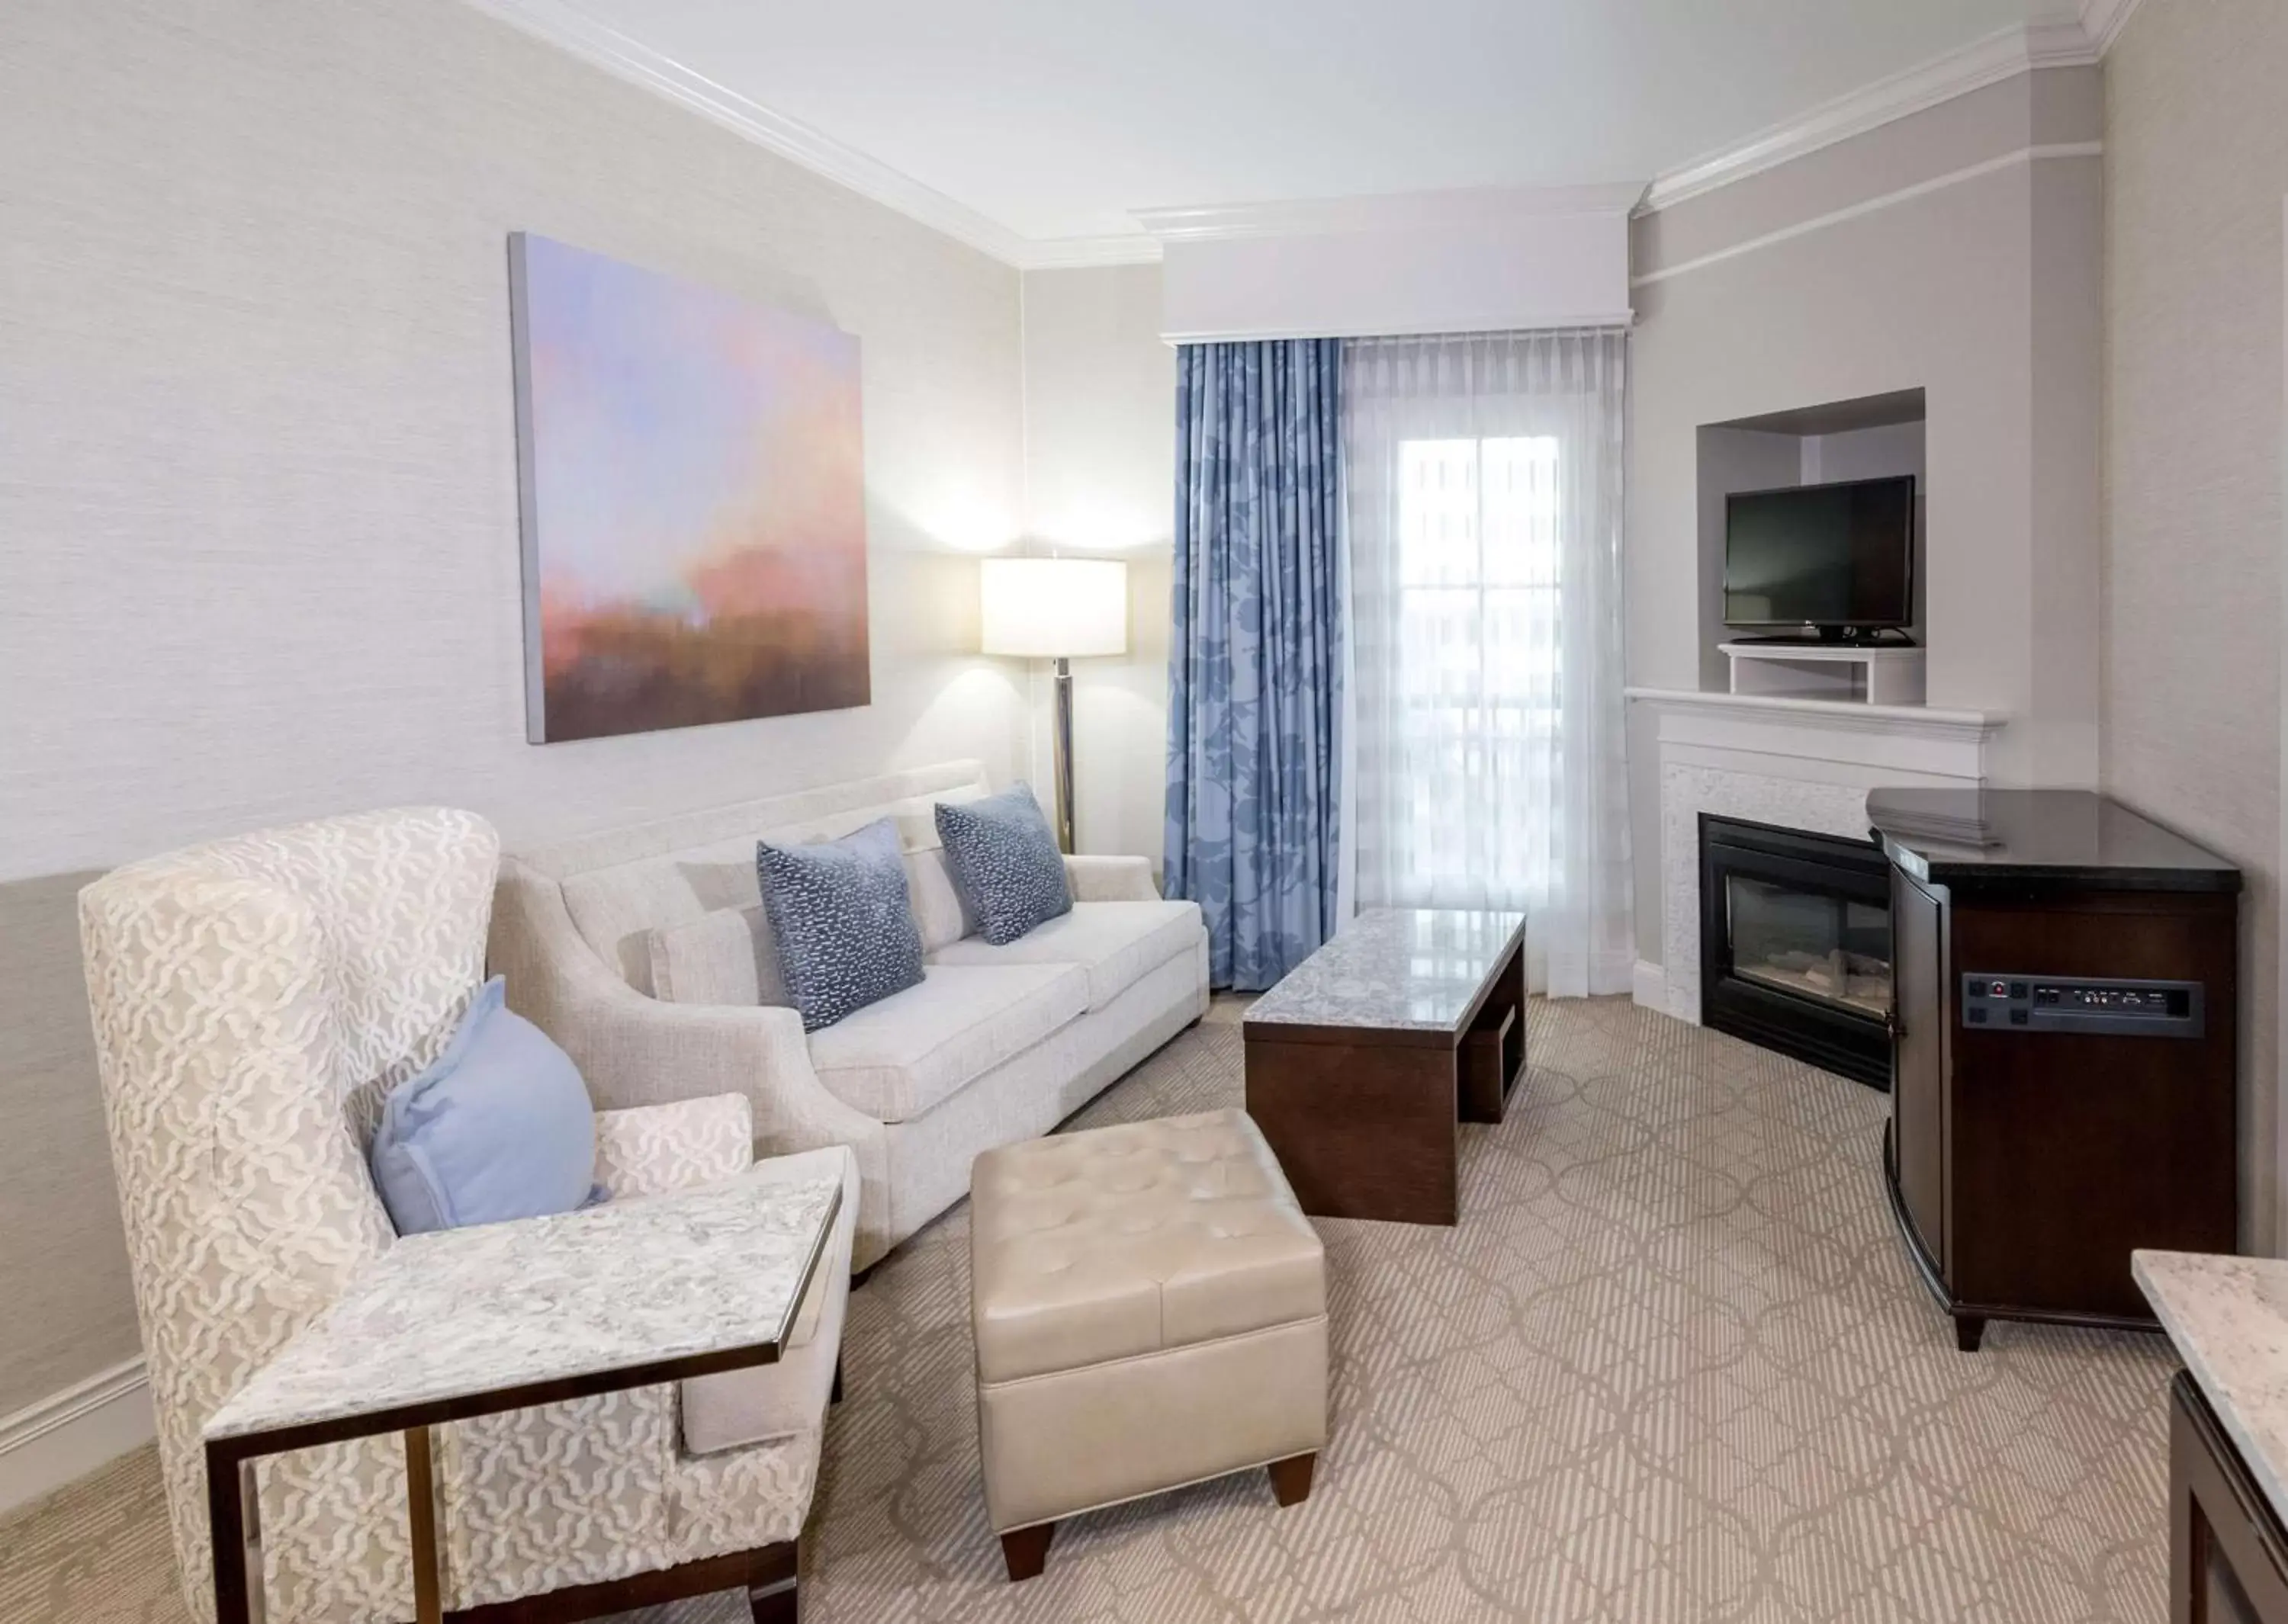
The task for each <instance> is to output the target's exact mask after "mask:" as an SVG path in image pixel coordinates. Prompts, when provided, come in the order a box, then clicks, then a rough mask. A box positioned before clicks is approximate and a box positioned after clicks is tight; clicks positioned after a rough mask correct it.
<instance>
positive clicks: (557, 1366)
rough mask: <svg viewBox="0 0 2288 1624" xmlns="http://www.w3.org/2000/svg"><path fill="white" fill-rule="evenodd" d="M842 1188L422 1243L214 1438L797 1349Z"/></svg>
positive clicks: (299, 1350) (763, 1194)
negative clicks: (798, 1323) (760, 1349)
mask: <svg viewBox="0 0 2288 1624" xmlns="http://www.w3.org/2000/svg"><path fill="white" fill-rule="evenodd" d="M841 1194H842V1180H841V1178H840V1177H839V1176H828V1177H823V1178H813V1179H805V1180H802V1181H799V1182H793V1183H788V1182H780V1181H775V1180H773V1179H771V1178H769V1177H768V1176H754V1175H750V1176H745V1177H742V1178H735V1179H729V1180H727V1181H725V1182H724V1183H722V1184H716V1185H712V1186H711V1187H709V1188H706V1189H703V1190H697V1191H694V1192H689V1193H687V1194H675V1195H666V1196H655V1197H652V1198H649V1199H647V1200H630V1201H612V1202H608V1203H606V1204H605V1205H603V1206H600V1207H592V1208H585V1209H584V1210H582V1211H579V1212H568V1213H562V1214H559V1215H557V1216H552V1217H545V1218H528V1219H525V1220H523V1221H522V1222H520V1223H514V1224H480V1225H477V1226H475V1227H473V1228H469V1229H449V1230H439V1231H437V1232H433V1233H431V1234H422V1235H409V1236H407V1237H406V1238H405V1239H403V1240H400V1241H398V1242H397V1243H396V1244H395V1245H393V1246H392V1247H391V1248H389V1250H388V1251H386V1252H384V1253H383V1254H382V1255H381V1256H378V1257H377V1258H375V1259H374V1260H373V1262H372V1263H370V1264H367V1265H366V1266H365V1267H364V1268H363V1269H362V1270H361V1271H359V1273H358V1274H357V1275H356V1276H355V1277H354V1279H352V1280H351V1281H350V1284H349V1287H348V1288H347V1289H346V1290H345V1291H344V1292H343V1293H342V1295H341V1296H340V1297H339V1298H338V1299H337V1300H336V1301H335V1303H334V1304H333V1306H332V1307H331V1308H330V1309H328V1310H327V1311H325V1312H324V1313H322V1314H321V1315H320V1316H319V1317H318V1318H317V1319H314V1320H313V1321H311V1322H310V1324H309V1325H307V1326H306V1327H304V1328H303V1329H302V1331H301V1332H300V1333H299V1334H298V1335H296V1336H295V1337H294V1338H293V1339H292V1340H291V1341H290V1342H289V1343H287V1344H286V1345H285V1346H284V1347H283V1348H282V1349H280V1350H279V1351H278V1354H277V1356H276V1357H275V1358H274V1359H271V1360H270V1361H269V1363H268V1364H266V1365H265V1366H264V1367H262V1368H261V1369H260V1370H258V1371H257V1372H256V1373H255V1374H254V1375H253V1376H252V1377H250V1379H249V1380H248V1381H247V1382H246V1384H245V1385H244V1386H242V1387H241V1388H240V1389H239V1390H238V1391H237V1392H236V1393H235V1394H234V1395H233V1396H232V1397H231V1398H230V1399H229V1400H228V1401H227V1402H226V1403H225V1404H224V1405H223V1406H221V1408H219V1409H218V1410H217V1411H216V1412H215V1414H214V1415H213V1416H212V1417H211V1419H210V1420H209V1421H208V1422H207V1424H206V1428H205V1436H206V1437H207V1438H210V1439H214V1438H233V1437H241V1436H244V1435H246V1434H249V1433H262V1432H274V1431H279V1430H284V1429H287V1428H290V1427H296V1426H304V1425H309V1424H312V1423H316V1422H333V1421H340V1420H346V1419H349V1418H351V1417H354V1416H359V1415H365V1414H377V1413H379V1412H381V1411H384V1410H389V1409H393V1408H396V1407H397V1406H405V1405H417V1404H428V1403H436V1402H439V1401H441V1400H446V1399H452V1398H465V1397H469V1396H473V1395H477V1394H483V1393H489V1392H498V1391H503V1390H510V1389H513V1388H518V1387H521V1386H526V1385H528V1384H531V1383H535V1382H547V1381H552V1380H558V1379H562V1378H567V1377H573V1376H583V1375H593V1374H600V1373H605V1372H609V1371H615V1370H626V1369H633V1368H636V1367H642V1366H646V1365H649V1364H651V1363H652V1362H654V1361H655V1360H660V1359H675V1358H681V1357H688V1356H692V1355H698V1354H707V1353H717V1352H724V1351H734V1350H742V1349H749V1348H754V1347H757V1346H759V1345H760V1344H763V1343H779V1344H780V1345H782V1346H783V1345H784V1342H785V1339H786V1336H787V1335H788V1334H789V1332H790V1330H791V1329H792V1327H793V1325H794V1321H795V1315H796V1312H797V1311H798V1309H799V1308H800V1306H801V1299H802V1294H803V1288H804V1285H805V1283H806V1281H807V1279H809V1276H810V1272H811V1269H812V1266H813V1263H814V1259H815V1258H816V1257H817V1256H818V1255H819V1253H820V1250H821V1248H822V1245H823V1243H824V1240H825V1236H826V1232H827V1230H828V1228H829V1226H830V1224H832V1223H833V1221H834V1214H835V1208H836V1207H837V1205H838V1202H839V1200H840V1198H841Z"/></svg>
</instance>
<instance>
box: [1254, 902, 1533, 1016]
mask: <svg viewBox="0 0 2288 1624" xmlns="http://www.w3.org/2000/svg"><path fill="white" fill-rule="evenodd" d="M1524 931H1525V915H1523V914H1516V913H1505V912H1501V911H1498V910H1492V909H1484V908H1376V909H1374V910H1372V911H1370V912H1368V913H1363V914H1361V915H1359V916H1358V917H1357V918H1355V919H1354V920H1352V921H1351V922H1350V923H1347V924H1346V925H1345V926H1343V928H1342V929H1341V930H1340V931H1337V932H1336V933H1335V938H1334V939H1333V940H1332V941H1331V942H1329V943H1327V944H1326V945H1325V946H1324V947H1321V948H1320V949H1319V950H1318V951H1317V952H1316V953H1315V954H1313V955H1311V956H1310V957H1309V958H1307V959H1306V960H1304V961H1303V962H1302V963H1300V964H1298V965H1297V966H1296V967H1295V968H1294V969H1293V970H1291V971H1289V972H1288V974H1287V977H1286V978H1285V979H1284V980H1283V981H1281V982H1280V983H1279V985H1278V986H1275V987H1273V988H1272V989H1271V990H1270V991H1269V992H1267V993H1266V994H1263V996H1262V997H1260V998H1259V999H1257V1000H1256V1001H1255V1002H1253V1003H1252V1004H1251V1005H1249V1006H1248V1010H1247V1018H1246V1021H1247V1025H1249V1026H1359V1027H1371V1028H1379V1029H1383V1030H1402V1031H1413V1032H1448V1033H1458V1032H1460V1031H1461V1029H1462V1023H1463V1021H1464V1019H1465V1018H1466V1017H1467V1016H1468V1014H1469V1012H1470V1007H1471V1005H1473V1004H1474V1003H1475V1002H1477V1000H1478V994H1479V993H1480V992H1482V990H1483V989H1484V987H1485V985H1486V980H1487V978H1489V977H1490V976H1491V975H1492V974H1493V973H1494V972H1495V971H1496V970H1499V969H1500V968H1501V965H1502V961H1503V960H1504V959H1505V958H1507V957H1508V956H1509V953H1510V950H1511V949H1512V948H1513V947H1515V946H1516V945H1517V943H1518V939H1519V938H1520V937H1521V936H1522V935H1523V934H1524Z"/></svg>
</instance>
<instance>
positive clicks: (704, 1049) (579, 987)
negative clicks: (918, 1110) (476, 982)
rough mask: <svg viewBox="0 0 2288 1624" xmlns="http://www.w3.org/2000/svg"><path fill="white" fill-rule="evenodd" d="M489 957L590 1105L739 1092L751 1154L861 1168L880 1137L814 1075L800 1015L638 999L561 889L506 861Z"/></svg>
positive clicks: (611, 1106)
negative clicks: (846, 1152) (748, 1121)
mask: <svg viewBox="0 0 2288 1624" xmlns="http://www.w3.org/2000/svg"><path fill="white" fill-rule="evenodd" d="M489 959H490V963H491V968H492V970H493V972H494V973H496V974H497V975H502V976H504V977H506V978H507V979H508V1002H509V1007H510V1008H511V1009H512V1010H516V1012H517V1013H518V1014H520V1015H522V1016H524V1017H525V1018H527V1019H528V1020H530V1021H532V1022H533V1023H534V1024H535V1025H536V1026H539V1027H540V1029H541V1030H542V1031H544V1032H545V1033H547V1034H548V1035H549V1036H550V1037H552V1038H553V1039H555V1041H556V1042H557V1044H558V1045H559V1046H560V1048H562V1049H563V1050H564V1052H565V1053H567V1054H568V1055H570V1056H571V1057H572V1063H573V1064H574V1065H575V1066H578V1067H579V1068H580V1074H581V1076H582V1078H583V1079H584V1080H585V1081H586V1082H587V1085H588V1096H589V1097H590V1098H591V1099H592V1100H593V1101H594V1102H595V1103H596V1105H597V1106H598V1108H599V1109H601V1110H606V1111H614V1110H624V1109H625V1108H627V1107H629V1106H632V1105H664V1104H669V1103H671V1102H673V1101H677V1100H687V1099H700V1098H704V1097H707V1096H710V1095H715V1094H738V1095H743V1096H744V1097H745V1098H746V1100H747V1103H748V1105H749V1106H750V1107H751V1109H752V1111H753V1113H754V1129H755V1138H754V1152H755V1154H756V1155H757V1156H780V1155H788V1154H790V1153H794V1152H796V1151H807V1150H817V1149H820V1148H822V1147H823V1146H826V1145H851V1146H853V1147H854V1148H856V1149H857V1151H858V1154H859V1159H860V1161H861V1163H863V1162H864V1161H865V1160H866V1159H867V1156H868V1150H867V1148H866V1147H867V1146H868V1145H876V1144H878V1141H879V1140H880V1138H881V1136H882V1125H881V1124H880V1123H879V1122H878V1121H875V1120H874V1119H873V1118H871V1117H870V1116H867V1115H865V1114H864V1113H862V1112H858V1111H854V1110H852V1109H851V1108H850V1107H849V1106H847V1105H844V1104H843V1103H842V1102H841V1101H840V1100H838V1099H837V1098H835V1097H834V1096H833V1095H831V1094H830V1093H828V1092H827V1090H826V1088H825V1085H824V1084H822V1083H821V1082H820V1081H819V1080H818V1073H817V1072H816V1071H815V1070H814V1069H813V1067H812V1066H811V1064H810V1045H809V1043H808V1042H807V1041H806V1039H805V1037H804V1035H803V1030H802V1017H801V1016H799V1015H798V1014H796V1013H795V1011H793V1010H785V1009H778V1008H773V1007H758V1006H755V1005H751V1004H697V1003H663V1002H659V1001H658V1000H657V999H654V998H647V997H646V996H644V994H641V993H639V992H637V991H636V990H635V988H633V987H632V986H629V985H628V984H627V983H626V982H625V981H623V980H622V979H621V978H620V977H619V975H618V974H617V972H616V971H615V970H612V969H611V968H610V967H609V966H608V965H607V964H605V963H604V962H603V961H602V960H601V959H600V958H599V957H598V956H597V955H596V953H595V951H594V949H592V948H591V947H589V946H588V943H587V941H586V939H584V938H583V937H582V936H581V935H580V933H579V931H578V929H577V928H576V927H575V926H574V924H573V923H572V918H571V915H569V914H568V913H567V912H566V911H565V907H564V896H563V891H562V890H561V889H560V887H559V886H558V885H557V884H556V883H554V882H553V881H552V880H550V879H548V878H547V877H546V876H544V875H541V874H539V873H537V872H536V871H535V870H533V869H530V868H528V867H526V866H525V865H523V864H522V863H520V862H519V861H518V860H515V859H514V858H509V859H505V860H504V861H503V862H502V864H501V878H500V884H499V888H498V890H497V892H496V893H495V897H494V902H493V923H492V939H491V942H490V945H489ZM865 1171H866V1172H867V1173H868V1175H869V1176H877V1175H878V1173H879V1172H880V1171H881V1170H880V1169H871V1168H868V1169H865Z"/></svg>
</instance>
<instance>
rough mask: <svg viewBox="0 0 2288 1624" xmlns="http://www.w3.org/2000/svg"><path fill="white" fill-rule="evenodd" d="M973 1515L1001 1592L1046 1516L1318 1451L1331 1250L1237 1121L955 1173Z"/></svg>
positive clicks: (1283, 1487)
mask: <svg viewBox="0 0 2288 1624" xmlns="http://www.w3.org/2000/svg"><path fill="white" fill-rule="evenodd" d="M970 1200H971V1216H970V1238H969V1248H970V1265H971V1276H970V1279H971V1291H972V1297H971V1318H972V1320H973V1324H974V1326H975V1328H976V1333H977V1431H978V1446H979V1451H980V1453H981V1454H982V1455H983V1457H984V1463H985V1504H986V1509H987V1510H988V1511H989V1513H990V1515H991V1517H992V1519H993V1527H994V1531H995V1532H996V1533H998V1534H1000V1536H1001V1549H1002V1555H1003V1557H1005V1559H1006V1560H1007V1562H1008V1565H1009V1577H1010V1578H1012V1579H1030V1578H1031V1577H1032V1576H1033V1575H1034V1574H1036V1573H1039V1572H1040V1571H1041V1565H1042V1564H1043V1563H1044V1562H1045V1560H1046V1559H1047V1557H1048V1550H1049V1539H1050V1536H1051V1534H1052V1533H1054V1531H1055V1527H1056V1519H1057V1518H1059V1517H1070V1516H1072V1515H1074V1514H1075V1513H1076V1512H1081V1511H1089V1510H1093V1509H1096V1508H1098V1507H1100V1506H1110V1505H1116V1504H1118V1503H1119V1502H1121V1501H1126V1500H1134V1499H1137V1498H1139V1497H1140V1496H1142V1495H1146V1494H1154V1493H1159V1492H1160V1491H1162V1490H1164V1489H1172V1488H1179V1487H1181V1486H1182V1485H1185V1484H1188V1483H1197V1482H1200V1481H1202V1480H1203V1479H1204V1478H1208V1477H1221V1476H1222V1475H1223V1474H1225V1473H1226V1472H1235V1471H1243V1470H1247V1469H1248V1468H1250V1467H1256V1466H1267V1467H1269V1468H1270V1470H1271V1486H1272V1490H1273V1492H1274V1493H1275V1495H1276V1496H1277V1498H1278V1501H1279V1503H1280V1504H1281V1505H1283V1506H1287V1505H1292V1504H1294V1503H1295V1502H1296V1501H1299V1500H1301V1499H1302V1498H1304V1496H1306V1495H1307V1494H1308V1493H1310V1492H1311V1467H1312V1463H1313V1461H1314V1460H1315V1457H1316V1454H1317V1452H1318V1451H1319V1449H1320V1448H1321V1446H1323V1445H1324V1444H1325V1442H1326V1438H1327V1271H1326V1254H1325V1252H1324V1251H1323V1249H1322V1248H1321V1247H1320V1245H1319V1237H1318V1235H1317V1233H1316V1232H1314V1231H1313V1229H1312V1228H1311V1221H1310V1220H1309V1219H1308V1218H1307V1217H1305V1216H1303V1211H1302V1208H1299V1207H1298V1206H1297V1205H1296V1203H1295V1197H1294V1195H1293V1193H1292V1192H1291V1191H1290V1190H1289V1189H1288V1188H1287V1180H1286V1178H1285V1177H1284V1176H1283V1175H1282V1174H1281V1173H1280V1171H1279V1163H1278V1162H1277V1161H1275V1160H1274V1159H1273V1157H1272V1154H1271V1150H1270V1147H1269V1146H1268V1145H1266V1144H1265V1143H1264V1142H1263V1136H1262V1134H1260V1133H1259V1132H1258V1131H1257V1129H1256V1127H1255V1124H1254V1123H1253V1122H1251V1121H1249V1120H1248V1118H1247V1113H1245V1112H1243V1111H1216V1112H1210V1113H1204V1114H1203V1115H1199V1116H1180V1117H1170V1118H1168V1119H1166V1120H1164V1121H1157V1122H1135V1123H1128V1124H1124V1125H1122V1126H1120V1127H1117V1128H1100V1129H1092V1130H1090V1131H1088V1132H1084V1133H1071V1134H1059V1135H1056V1136H1054V1137H1050V1138H1046V1139H1036V1140H1034V1141H1032V1142H1031V1143H1030V1144H1027V1145H1008V1146H1005V1147H1004V1148H1002V1149H999V1150H992V1151H988V1152H986V1153H984V1154H983V1155H981V1156H980V1157H978V1159H977V1161H976V1163H975V1164H974V1166H973V1168H971V1170H970Z"/></svg>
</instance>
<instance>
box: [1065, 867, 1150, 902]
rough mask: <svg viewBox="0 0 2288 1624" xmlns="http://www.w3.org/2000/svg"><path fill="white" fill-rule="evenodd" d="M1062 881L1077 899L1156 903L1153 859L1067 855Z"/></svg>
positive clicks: (1074, 898)
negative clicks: (1063, 880)
mask: <svg viewBox="0 0 2288 1624" xmlns="http://www.w3.org/2000/svg"><path fill="white" fill-rule="evenodd" d="M1065 883H1066V884H1068V885H1069V886H1070V887H1071V888H1072V898H1073V900H1074V901H1076V902H1156V901H1158V900H1159V899H1160V893H1159V891H1156V889H1154V887H1153V884H1152V862H1151V860H1150V859H1149V858H1143V857H1068V858H1067V859H1065Z"/></svg>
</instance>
